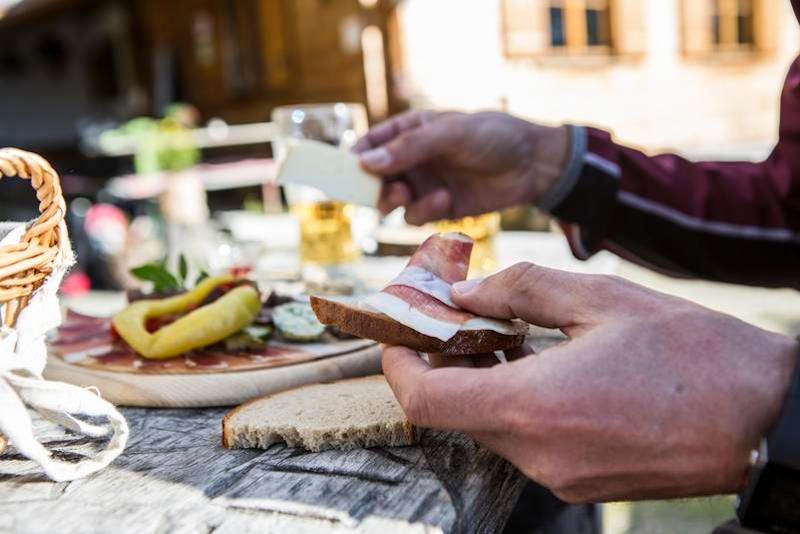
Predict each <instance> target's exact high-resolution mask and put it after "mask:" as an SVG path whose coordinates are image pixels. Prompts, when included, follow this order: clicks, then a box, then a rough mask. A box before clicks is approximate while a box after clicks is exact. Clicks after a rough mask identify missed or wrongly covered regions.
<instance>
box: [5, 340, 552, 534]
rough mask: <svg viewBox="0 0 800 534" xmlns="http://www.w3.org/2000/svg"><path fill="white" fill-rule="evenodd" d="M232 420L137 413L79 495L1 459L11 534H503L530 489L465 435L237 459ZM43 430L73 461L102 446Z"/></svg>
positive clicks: (18, 462) (207, 414) (17, 461)
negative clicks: (122, 441)
mask: <svg viewBox="0 0 800 534" xmlns="http://www.w3.org/2000/svg"><path fill="white" fill-rule="evenodd" d="M553 343H554V341H553V340H552V339H550V340H541V341H539V342H537V343H536V344H535V345H536V346H537V348H540V349H541V348H543V347H544V346H547V345H551V344H553ZM225 411H226V410H223V409H206V410H202V409H187V410H177V409H169V410H155V409H126V410H124V414H125V416H126V417H127V419H128V422H129V423H130V426H131V439H130V443H129V445H128V448H127V449H126V451H125V453H124V454H123V455H122V456H121V457H120V458H119V459H118V460H117V461H116V462H114V464H112V466H111V467H110V468H108V469H106V470H104V471H102V472H100V473H98V474H96V475H94V476H92V477H90V478H88V479H85V480H80V481H76V482H72V483H60V484H57V483H52V482H50V481H48V480H46V479H44V478H43V477H42V476H41V475H38V474H35V473H37V470H36V468H35V466H33V465H32V464H31V463H30V462H27V461H25V460H24V458H22V457H20V456H19V455H17V454H15V452H14V449H13V447H11V448H10V449H9V450H8V451H7V452H6V453H5V454H3V455H0V532H3V533H4V532H14V533H24V534H27V533H45V532H60V533H64V534H68V533H72V532H75V533H78V532H79V533H82V534H83V533H94V532H96V533H105V532H115V533H122V534H126V533H136V534H141V533H166V532H169V533H172V532H177V533H183V532H186V533H196V532H215V533H237V534H238V533H247V532H259V533H261V532H280V533H289V532H292V533H294V532H300V533H316V532H337V533H339V532H340V533H379V534H387V533H390V532H419V533H433V532H443V533H445V532H446V533H450V532H452V533H458V534H460V533H472V532H479V533H493V532H498V531H499V530H500V529H502V526H503V525H504V524H505V521H506V520H507V518H508V516H509V514H510V512H511V509H512V507H513V505H514V504H515V502H516V500H517V498H518V496H519V493H520V492H521V490H522V487H523V485H524V483H525V481H524V479H523V477H522V476H520V475H519V473H518V472H517V471H516V469H514V468H513V467H512V466H511V465H510V464H508V463H507V462H505V461H504V460H502V459H500V458H498V457H497V456H495V455H494V454H492V453H490V452H489V451H487V450H485V449H483V448H481V447H480V446H478V445H477V444H476V443H475V442H473V441H472V440H471V439H470V438H468V437H466V436H464V435H461V434H455V433H442V432H434V431H424V432H423V433H422V438H421V442H420V444H419V445H418V446H415V447H404V448H378V449H362V450H355V451H349V452H341V451H325V452H322V453H316V454H315V453H309V452H306V451H304V450H301V449H288V448H286V447H284V446H280V445H276V446H273V447H271V448H270V449H268V450H266V451H261V450H236V451H229V450H226V449H223V448H222V446H221V444H220V440H221V438H220V432H221V424H220V423H221V420H222V416H223V415H224V414H225ZM37 424H38V425H39V426H40V428H39V429H38V435H40V436H42V438H43V441H45V442H47V443H48V446H49V447H50V448H51V449H55V450H56V451H58V454H60V455H62V456H64V457H66V458H79V457H80V456H81V455H84V454H86V453H87V452H89V451H91V450H92V447H95V446H97V444H95V443H93V442H92V441H91V440H88V439H86V438H76V437H74V436H71V435H69V434H67V433H65V432H63V431H61V430H59V429H57V428H55V427H53V426H44V423H41V422H38V423H37Z"/></svg>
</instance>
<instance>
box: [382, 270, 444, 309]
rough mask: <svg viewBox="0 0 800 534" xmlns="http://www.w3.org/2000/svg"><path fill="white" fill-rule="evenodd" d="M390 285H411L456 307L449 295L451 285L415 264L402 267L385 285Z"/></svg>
mask: <svg viewBox="0 0 800 534" xmlns="http://www.w3.org/2000/svg"><path fill="white" fill-rule="evenodd" d="M390 286H408V287H413V288H414V289H416V290H417V291H421V292H423V293H425V294H427V295H430V296H432V297H433V298H435V299H436V300H438V301H439V302H442V303H444V304H447V305H448V306H450V307H451V308H458V306H456V304H455V302H453V299H452V298H451V297H450V291H451V289H452V287H453V286H451V285H450V284H448V283H447V282H445V281H444V280H442V279H441V278H439V277H438V276H436V275H435V274H433V273H432V272H430V271H428V270H426V269H423V268H422V267H418V266H416V265H410V266H408V267H406V268H405V269H403V271H402V272H401V273H400V274H399V275H397V278H395V279H394V280H392V281H391V282H389V284H387V286H386V287H390Z"/></svg>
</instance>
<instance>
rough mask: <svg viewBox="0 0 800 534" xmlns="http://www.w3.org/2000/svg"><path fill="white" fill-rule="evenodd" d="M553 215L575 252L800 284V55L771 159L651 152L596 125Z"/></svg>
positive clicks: (729, 277)
mask: <svg viewBox="0 0 800 534" xmlns="http://www.w3.org/2000/svg"><path fill="white" fill-rule="evenodd" d="M582 132H583V133H582V135H584V136H585V138H584V139H583V143H585V145H584V146H585V148H584V149H583V150H582V155H581V158H582V161H581V164H580V165H579V166H578V168H577V171H576V172H575V176H576V179H575V180H574V183H570V184H569V190H568V191H567V192H566V193H565V194H564V195H561V196H562V197H563V200H561V199H559V203H558V205H557V206H555V207H552V209H551V211H552V213H553V214H554V215H555V216H556V217H557V218H558V219H560V220H561V221H563V222H564V223H565V224H564V226H565V229H566V231H567V235H568V237H569V240H570V245H571V247H572V250H573V252H574V253H575V255H576V256H577V257H579V258H586V257H588V256H590V255H591V254H592V253H594V252H595V251H598V250H601V249H607V250H611V251H612V252H615V253H618V254H620V255H621V256H623V257H626V258H628V259H631V260H633V261H636V262H638V263H640V264H643V265H646V266H648V267H651V268H654V269H657V270H661V271H663V272H667V273H670V274H673V275H683V276H690V277H701V278H706V279H711V280H718V281H725V282H734V283H743V284H753V285H765V286H776V287H795V288H800V58H798V59H797V60H796V61H795V63H794V64H793V65H792V67H791V71H790V72H789V75H788V78H787V80H786V85H785V87H784V91H783V94H782V97H781V120H780V137H779V141H778V144H777V146H776V147H775V149H774V151H773V152H772V154H771V155H770V156H769V158H768V159H767V160H766V161H763V162H761V163H750V162H701V163H694V162H690V161H687V160H686V159H683V158H681V157H679V156H676V155H673V154H665V155H660V156H654V157H649V156H646V155H644V154H643V153H641V152H639V151H637V150H634V149H631V148H627V147H624V146H621V145H619V144H616V143H615V142H614V141H613V140H612V138H611V135H610V134H608V133H606V132H603V131H601V130H596V129H585V130H582Z"/></svg>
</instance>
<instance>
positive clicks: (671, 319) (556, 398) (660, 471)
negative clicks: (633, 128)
mask: <svg viewBox="0 0 800 534" xmlns="http://www.w3.org/2000/svg"><path fill="white" fill-rule="evenodd" d="M476 284H477V285H476ZM453 299H454V300H455V302H456V303H457V304H458V305H460V306H462V307H464V308H466V309H468V310H470V311H473V312H475V313H477V314H480V315H485V316H491V317H502V318H521V319H523V320H526V321H528V322H530V323H533V324H536V325H540V326H545V327H550V328H560V329H561V330H562V331H564V332H565V333H566V334H567V335H568V336H569V337H570V338H571V339H570V341H568V342H567V343H564V344H562V345H559V346H557V347H554V348H551V349H548V350H546V351H544V352H542V353H540V354H537V355H532V356H528V357H526V358H523V359H520V360H517V361H514V362H512V363H509V364H505V365H498V366H495V367H492V368H489V369H486V368H480V369H466V368H438V369H431V368H430V367H429V366H428V364H426V363H425V362H424V361H423V360H422V359H420V358H419V357H418V355H417V354H416V353H414V352H412V351H411V350H409V349H406V348H403V347H390V348H387V349H386V351H385V353H384V356H383V369H384V372H385V374H386V378H387V379H388V380H389V383H390V384H391V386H392V389H393V390H394V392H395V394H396V395H397V397H398V399H399V400H400V403H401V404H402V406H403V408H404V410H405V411H406V414H407V415H408V417H409V418H410V420H411V421H412V422H413V423H415V424H417V425H419V426H422V427H431V428H438V429H446V430H458V431H464V432H467V433H468V434H470V435H472V436H473V437H474V438H475V439H477V440H478V441H479V442H481V443H482V444H484V445H485V446H487V447H489V448H490V449H492V450H494V451H495V452H497V453H498V454H500V455H502V456H504V457H505V458H507V459H508V460H510V461H511V462H512V463H514V464H515V465H516V466H517V467H518V468H519V469H521V470H522V471H523V472H524V473H525V474H526V475H528V476H529V477H531V478H532V479H534V480H536V481H537V482H539V483H541V484H543V485H545V486H547V487H548V488H550V489H551V490H553V491H554V492H555V494H556V495H557V496H559V497H561V498H562V499H565V500H567V501H571V502H575V501H592V502H596V501H607V500H621V499H645V498H666V497H686V496H698V495H711V494H719V493H730V492H734V491H736V490H737V489H738V488H739V486H740V484H741V482H742V476H743V474H744V473H745V471H746V468H747V462H748V457H749V452H750V450H751V449H752V448H754V447H755V446H756V445H757V443H758V441H759V438H760V437H761V436H762V435H764V434H765V433H766V431H767V430H768V428H769V427H770V425H771V424H772V423H773V421H774V420H775V419H776V418H777V415H778V413H779V411H780V407H781V404H782V399H783V395H784V393H785V391H786V389H787V387H788V382H789V380H790V375H791V372H792V368H793V364H794V359H795V353H796V347H795V342H794V341H793V340H791V339H789V338H787V337H784V336H780V335H777V334H773V333H770V332H767V331H764V330H761V329H759V328H756V327H754V326H751V325H748V324H746V323H743V322H741V321H739V320H737V319H735V318H733V317H730V316H727V315H723V314H721V313H717V312H714V311H711V310H708V309H706V308H703V307H701V306H698V305H696V304H693V303H690V302H688V301H685V300H682V299H678V298H675V297H671V296H667V295H664V294H660V293H657V292H655V291H651V290H648V289H645V288H643V287H640V286H637V285H635V284H632V283H629V282H626V281H624V280H621V279H618V278H615V277H607V276H586V275H577V274H570V273H565V272H561V271H555V270H551V269H546V268H542V267H538V266H534V265H531V264H519V265H516V266H514V267H512V268H510V269H508V270H506V271H503V272H501V273H499V274H497V275H495V276H492V277H490V278H487V279H485V280H483V281H482V282H475V283H473V282H464V283H462V284H460V285H459V284H457V285H456V287H455V288H454V290H453Z"/></svg>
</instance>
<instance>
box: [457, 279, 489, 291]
mask: <svg viewBox="0 0 800 534" xmlns="http://www.w3.org/2000/svg"><path fill="white" fill-rule="evenodd" d="M482 281H483V280H482V279H480V278H476V279H473V280H465V281H463V282H456V283H455V284H453V291H455V292H456V293H458V294H459V295H466V294H468V293H472V292H473V291H475V289H476V288H477V287H478V286H479V285H480V284H481V282H482Z"/></svg>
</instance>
